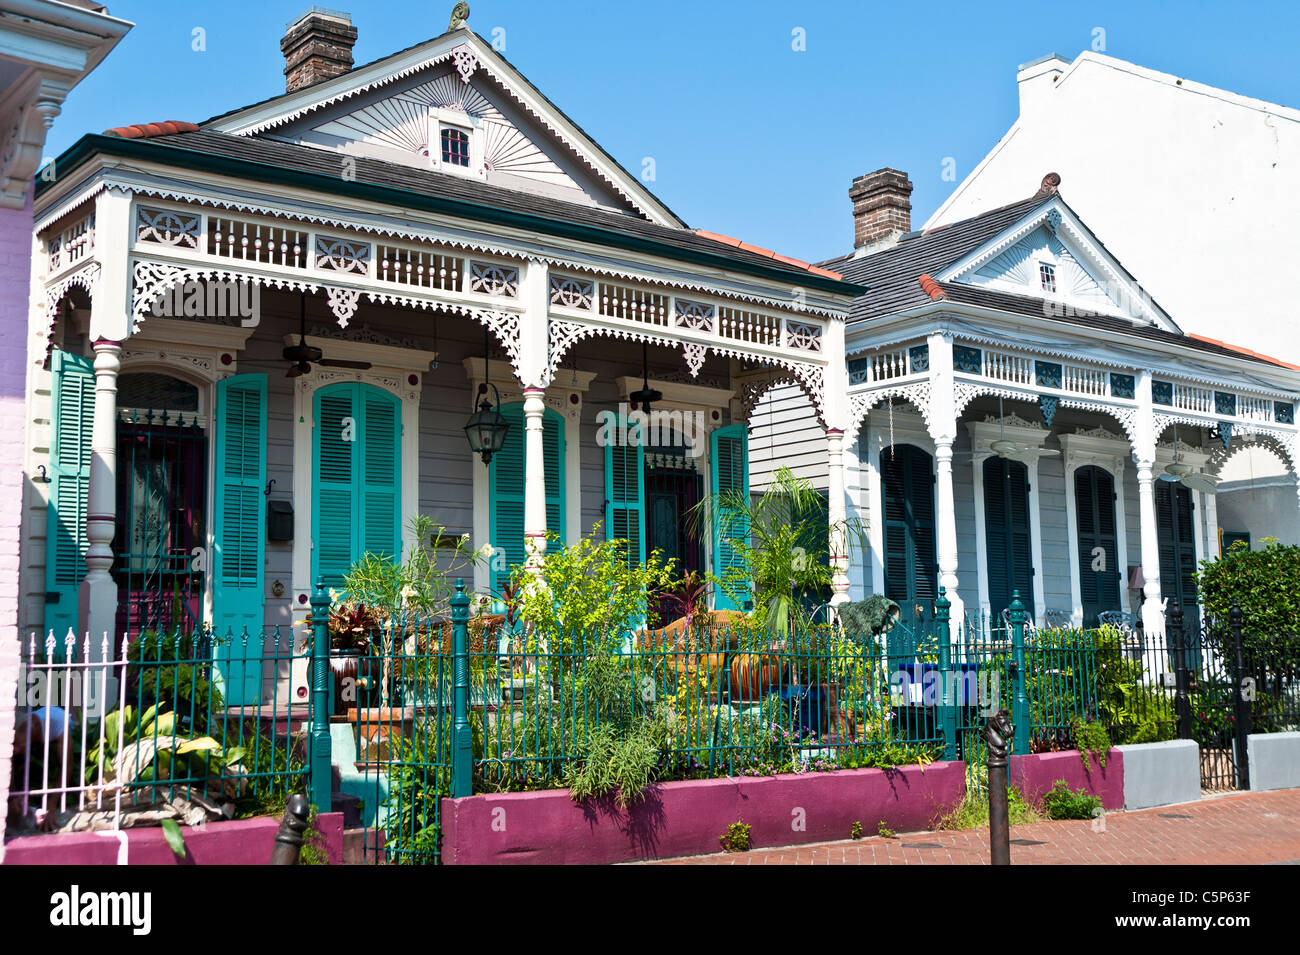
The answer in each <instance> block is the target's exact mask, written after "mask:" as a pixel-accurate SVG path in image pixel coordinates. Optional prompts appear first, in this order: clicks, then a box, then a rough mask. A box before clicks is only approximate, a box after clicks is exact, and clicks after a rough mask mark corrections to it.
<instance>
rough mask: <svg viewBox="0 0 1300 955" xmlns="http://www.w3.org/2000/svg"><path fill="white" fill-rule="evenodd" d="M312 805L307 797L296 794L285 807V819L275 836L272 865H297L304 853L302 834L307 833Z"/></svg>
mask: <svg viewBox="0 0 1300 955" xmlns="http://www.w3.org/2000/svg"><path fill="white" fill-rule="evenodd" d="M310 813H311V804H310V803H308V802H307V797H306V796H304V795H302V794H301V793H295V794H294V795H292V796H290V797H289V801H288V802H287V803H286V804H285V807H284V818H283V819H282V820H280V829H279V831H278V832H277V833H276V834H275V848H274V849H272V850H271V865H297V864H298V853H299V852H301V851H302V834H303V833H304V832H306V831H307V817H308V815H310Z"/></svg>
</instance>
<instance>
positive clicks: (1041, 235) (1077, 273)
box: [935, 197, 1180, 333]
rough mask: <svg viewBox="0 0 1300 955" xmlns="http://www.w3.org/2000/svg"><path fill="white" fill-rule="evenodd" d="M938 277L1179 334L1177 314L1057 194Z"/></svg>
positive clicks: (1064, 311) (1066, 313)
mask: <svg viewBox="0 0 1300 955" xmlns="http://www.w3.org/2000/svg"><path fill="white" fill-rule="evenodd" d="M935 278H936V279H937V280H938V281H939V282H955V283H959V284H965V285H977V286H981V287H983V288H987V289H990V290H991V291H997V292H1006V293H1009V294H1012V295H1024V296H1028V297H1032V298H1036V299H1044V300H1046V301H1048V302H1053V303H1056V304H1057V305H1058V306H1059V307H1060V308H1061V314H1063V315H1067V316H1068V315H1069V314H1070V313H1071V312H1079V313H1098V314H1102V315H1111V316H1115V317H1118V318H1125V319H1128V320H1129V321H1132V322H1135V323H1139V324H1146V325H1155V326H1158V327H1160V328H1163V329H1165V330H1166V331H1171V332H1175V333H1177V332H1179V331H1180V329H1179V328H1178V326H1177V325H1176V324H1175V323H1174V321H1173V319H1171V318H1170V317H1169V315H1168V314H1166V313H1165V312H1164V310H1163V309H1161V308H1160V306H1159V305H1157V304H1156V303H1155V302H1154V301H1153V300H1152V299H1151V297H1150V296H1149V295H1148V294H1147V293H1146V292H1145V291H1144V290H1143V289H1142V287H1141V286H1140V285H1139V284H1138V283H1137V281H1136V280H1135V279H1134V278H1133V276H1131V275H1130V274H1129V273H1128V272H1127V271H1125V270H1124V268H1123V266H1121V265H1120V263H1119V262H1118V261H1116V260H1115V258H1114V257H1113V256H1112V255H1111V254H1110V253H1109V252H1108V251H1107V250H1106V248H1105V247H1104V246H1103V245H1102V244H1101V242H1099V241H1098V240H1097V238H1096V236H1094V235H1093V234H1092V233H1091V232H1090V231H1089V230H1088V229H1087V227H1086V226H1085V225H1084V224H1083V223H1082V222H1081V221H1080V220H1079V218H1078V216H1077V215H1076V214H1075V213H1074V212H1073V210H1071V209H1070V208H1069V207H1068V206H1066V205H1065V203H1064V202H1063V201H1062V200H1061V199H1060V198H1059V197H1057V198H1055V199H1053V200H1052V201H1051V202H1049V203H1048V204H1046V205H1045V206H1042V207H1039V208H1038V209H1037V210H1036V211H1035V212H1034V213H1033V214H1032V215H1031V216H1029V217H1027V218H1026V219H1023V220H1021V221H1020V222H1018V223H1016V224H1015V225H1012V226H1010V227H1009V228H1007V229H1005V230H1004V231H1003V232H1002V233H1001V234H999V235H997V236H995V237H993V238H992V239H990V240H989V241H987V242H985V243H983V244H982V245H981V246H980V247H979V248H977V249H973V250H971V251H970V252H968V253H967V254H966V255H964V256H962V257H961V258H960V259H958V260H957V261H955V262H953V263H952V264H950V265H949V266H948V267H947V268H945V269H943V270H941V271H940V273H939V274H938V275H936V276H935Z"/></svg>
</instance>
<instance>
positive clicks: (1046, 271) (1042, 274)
mask: <svg viewBox="0 0 1300 955" xmlns="http://www.w3.org/2000/svg"><path fill="white" fill-rule="evenodd" d="M1038 280H1039V282H1041V283H1042V286H1043V291H1044V292H1055V291H1056V266H1055V265H1052V264H1051V263H1050V262H1039V263H1038Z"/></svg>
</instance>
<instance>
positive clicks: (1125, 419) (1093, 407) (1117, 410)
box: [1061, 397, 1138, 447]
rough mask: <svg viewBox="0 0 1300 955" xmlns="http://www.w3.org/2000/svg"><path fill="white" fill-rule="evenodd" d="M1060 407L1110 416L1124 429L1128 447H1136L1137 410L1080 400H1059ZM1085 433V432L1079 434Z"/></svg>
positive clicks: (1064, 398)
mask: <svg viewBox="0 0 1300 955" xmlns="http://www.w3.org/2000/svg"><path fill="white" fill-rule="evenodd" d="M1061 407H1063V408H1074V409H1075V410H1077V411H1096V412H1099V413H1101V414H1104V415H1110V417H1112V418H1113V419H1115V421H1116V422H1118V424H1119V426H1120V427H1121V428H1123V429H1124V436H1125V437H1126V438H1128V443H1129V446H1130V447H1134V446H1136V442H1137V420H1138V409H1137V408H1136V407H1128V406H1124V405H1112V404H1107V403H1106V402H1104V401H1086V400H1084V399H1082V398H1066V397H1062V398H1061ZM1080 433H1086V432H1080Z"/></svg>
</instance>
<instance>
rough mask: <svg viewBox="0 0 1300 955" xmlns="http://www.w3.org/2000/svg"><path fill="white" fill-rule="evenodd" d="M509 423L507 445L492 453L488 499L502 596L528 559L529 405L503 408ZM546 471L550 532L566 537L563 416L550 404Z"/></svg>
mask: <svg viewBox="0 0 1300 955" xmlns="http://www.w3.org/2000/svg"><path fill="white" fill-rule="evenodd" d="M501 414H502V416H503V417H504V418H505V419H506V421H508V422H509V423H510V430H509V431H507V432H506V440H505V443H504V444H503V445H502V446H501V450H500V451H498V452H497V453H496V454H494V455H492V462H491V464H490V466H489V472H488V474H489V479H488V480H489V484H490V488H491V490H490V492H489V499H490V500H491V502H492V504H491V518H490V523H491V527H490V531H489V537H490V538H491V541H492V575H491V577H492V587H493V589H494V590H495V591H496V592H497V593H498V594H499V593H501V590H502V588H503V587H504V586H505V585H506V584H507V583H508V582H509V580H510V573H511V568H513V567H517V566H519V565H520V564H522V563H523V562H524V559H525V557H526V556H527V551H526V550H525V548H524V488H525V484H526V477H525V475H526V474H527V471H526V465H527V461H526V450H525V449H526V447H527V438H526V436H525V427H524V407H523V405H521V404H518V403H516V404H509V405H503V406H502V407H501ZM542 469H543V474H544V476H545V477H544V480H545V482H546V530H547V532H548V533H554V534H556V535H558V536H559V539H560V540H561V541H563V540H565V533H564V516H565V507H564V496H565V483H564V418H563V417H561V416H560V415H559V414H557V413H556V412H554V411H552V410H551V409H550V408H547V409H546V411H545V413H544V414H543V416H542ZM498 555H499V556H498Z"/></svg>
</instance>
